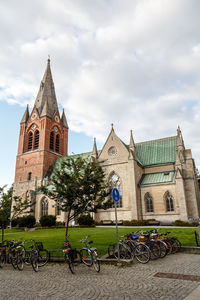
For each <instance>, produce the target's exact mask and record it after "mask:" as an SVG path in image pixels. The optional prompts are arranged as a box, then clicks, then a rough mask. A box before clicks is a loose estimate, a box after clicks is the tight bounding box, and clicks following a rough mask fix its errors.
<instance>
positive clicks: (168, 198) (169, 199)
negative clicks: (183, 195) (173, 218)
mask: <svg viewBox="0 0 200 300" xmlns="http://www.w3.org/2000/svg"><path fill="white" fill-rule="evenodd" d="M165 203H166V211H174V200H173V197H172V195H171V194H170V192H168V191H167V192H166V193H165Z"/></svg>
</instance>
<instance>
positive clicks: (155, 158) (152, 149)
mask: <svg viewBox="0 0 200 300" xmlns="http://www.w3.org/2000/svg"><path fill="white" fill-rule="evenodd" d="M136 157H137V159H138V161H139V162H140V164H142V166H152V165H161V164H169V163H175V161H176V136H172V137H168V138H163V139H159V140H153V141H148V142H143V143H138V144H136Z"/></svg>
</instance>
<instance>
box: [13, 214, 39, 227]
mask: <svg viewBox="0 0 200 300" xmlns="http://www.w3.org/2000/svg"><path fill="white" fill-rule="evenodd" d="M35 223H36V219H35V217H34V216H32V215H28V216H24V217H18V218H16V219H13V220H12V222H11V225H12V227H16V226H18V227H27V228H32V227H34V225H35Z"/></svg>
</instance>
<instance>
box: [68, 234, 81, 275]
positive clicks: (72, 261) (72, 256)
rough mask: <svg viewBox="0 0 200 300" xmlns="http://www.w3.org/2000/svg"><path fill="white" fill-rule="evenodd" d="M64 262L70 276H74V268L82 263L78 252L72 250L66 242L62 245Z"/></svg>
mask: <svg viewBox="0 0 200 300" xmlns="http://www.w3.org/2000/svg"><path fill="white" fill-rule="evenodd" d="M63 253H64V260H65V262H66V263H67V264H68V266H69V269H70V271H71V273H72V274H75V267H76V266H77V265H78V264H79V263H81V262H82V259H81V254H80V251H78V250H76V249H72V247H71V244H70V243H69V241H68V240H66V242H65V244H64V249H63Z"/></svg>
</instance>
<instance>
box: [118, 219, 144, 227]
mask: <svg viewBox="0 0 200 300" xmlns="http://www.w3.org/2000/svg"><path fill="white" fill-rule="evenodd" d="M123 225H124V226H146V225H148V220H131V221H123Z"/></svg>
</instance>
